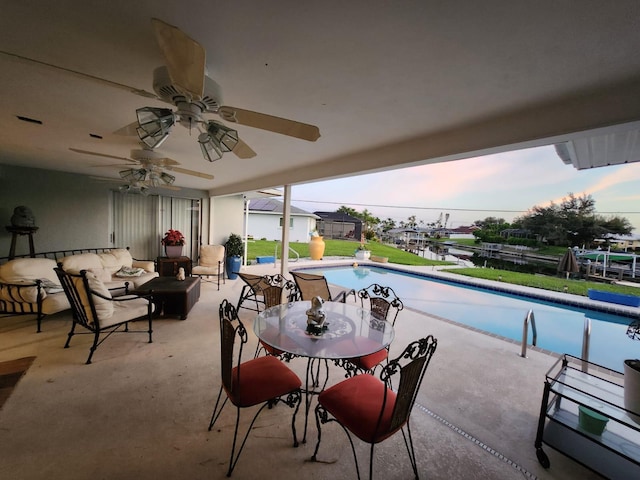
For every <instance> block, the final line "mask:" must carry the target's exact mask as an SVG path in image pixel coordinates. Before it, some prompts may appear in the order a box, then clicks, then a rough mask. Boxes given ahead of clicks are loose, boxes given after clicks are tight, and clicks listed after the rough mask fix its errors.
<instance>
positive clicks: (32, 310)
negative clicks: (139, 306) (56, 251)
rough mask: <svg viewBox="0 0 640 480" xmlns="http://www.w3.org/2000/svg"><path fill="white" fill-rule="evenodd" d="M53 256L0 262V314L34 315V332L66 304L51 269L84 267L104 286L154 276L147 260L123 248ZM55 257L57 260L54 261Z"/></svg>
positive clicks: (75, 270)
mask: <svg viewBox="0 0 640 480" xmlns="http://www.w3.org/2000/svg"><path fill="white" fill-rule="evenodd" d="M95 250H96V251H95V252H89V253H79V254H76V255H67V256H64V257H59V258H57V259H53V258H15V259H13V260H9V261H8V262H6V263H4V264H2V265H0V314H3V313H4V314H13V315H27V314H31V315H36V318H37V326H38V330H37V331H38V332H40V329H41V323H42V318H43V317H44V316H45V315H51V314H54V313H57V312H60V311H63V310H67V309H69V308H71V307H70V305H69V302H68V301H67V297H66V295H65V293H64V292H63V290H62V288H61V287H60V285H59V280H58V277H57V275H56V273H55V271H54V270H53V269H54V268H55V267H56V266H57V264H58V263H60V265H61V266H62V268H63V270H66V271H69V272H70V273H79V272H80V270H87V271H90V272H92V273H93V274H94V275H96V277H97V278H99V279H100V280H102V281H103V283H104V284H105V286H106V287H107V288H120V287H124V286H125V283H127V284H128V286H130V287H133V288H136V287H138V286H140V285H142V284H143V283H146V282H148V281H149V280H151V279H152V278H155V277H157V276H158V272H155V271H154V270H155V265H154V263H153V261H150V260H134V259H133V258H132V256H131V253H130V252H129V250H127V249H125V248H116V249H111V250H107V249H101V250H102V251H100V252H97V249H95ZM56 260H58V261H56Z"/></svg>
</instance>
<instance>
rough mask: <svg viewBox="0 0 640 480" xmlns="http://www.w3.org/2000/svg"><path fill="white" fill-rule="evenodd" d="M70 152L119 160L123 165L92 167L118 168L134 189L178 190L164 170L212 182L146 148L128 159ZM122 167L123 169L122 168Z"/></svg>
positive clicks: (105, 154) (210, 176)
mask: <svg viewBox="0 0 640 480" xmlns="http://www.w3.org/2000/svg"><path fill="white" fill-rule="evenodd" d="M69 150H71V151H72V152H76V153H80V154H87V155H95V156H98V157H105V158H113V159H116V160H121V161H123V162H125V163H117V164H110V165H94V166H96V167H118V168H120V169H121V170H120V178H121V179H122V180H124V181H126V182H127V183H128V184H129V185H130V186H134V187H138V188H140V187H148V188H150V187H160V188H169V189H173V190H179V188H178V187H173V186H172V184H173V182H174V181H175V177H174V176H173V175H171V174H169V173H167V172H166V171H165V170H169V171H173V172H176V173H182V174H185V175H192V176H194V177H200V178H205V179H207V180H213V178H214V176H213V175H211V174H209V173H203V172H196V171H195V170H188V169H186V168H182V167H179V166H178V165H180V163H179V162H177V161H175V160H173V159H171V158H167V157H164V156H162V154H160V153H159V152H156V151H154V150H149V149H146V148H142V149H133V150H131V154H130V157H120V156H117V155H110V154H107V153H98V152H92V151H89V150H80V149H77V148H69ZM123 167H124V168H123Z"/></svg>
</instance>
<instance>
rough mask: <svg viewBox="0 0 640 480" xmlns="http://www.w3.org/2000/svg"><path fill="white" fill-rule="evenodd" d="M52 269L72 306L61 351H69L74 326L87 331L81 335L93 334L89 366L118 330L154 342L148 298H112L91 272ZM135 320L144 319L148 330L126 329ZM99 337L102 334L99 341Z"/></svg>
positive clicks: (88, 360)
mask: <svg viewBox="0 0 640 480" xmlns="http://www.w3.org/2000/svg"><path fill="white" fill-rule="evenodd" d="M54 270H55V272H56V275H58V278H59V279H60V284H61V285H62V288H63V289H64V292H65V294H66V296H67V299H68V300H69V303H70V304H71V310H72V316H73V323H72V324H71V330H70V331H69V336H68V337H67V342H66V343H65V345H64V348H69V344H70V342H71V337H73V335H74V334H75V333H76V332H75V329H76V326H77V325H80V326H81V327H83V328H85V329H87V330H88V332H80V333H86V334H93V344H92V345H91V348H90V350H89V357H88V358H87V362H86V363H91V358H92V357H93V353H94V352H95V350H96V349H97V348H98V346H99V345H100V344H101V343H102V342H103V341H105V340H106V339H107V338H109V337H110V336H111V334H112V333H115V332H116V331H118V330H119V329H120V327H124V330H123V331H124V332H128V333H148V334H149V343H152V342H153V339H152V337H151V334H152V332H153V328H152V313H153V303H152V301H151V295H121V296H112V292H111V291H110V290H108V289H107V288H106V287H105V285H104V283H102V282H101V281H100V280H99V279H98V278H96V276H95V275H94V274H93V273H91V272H88V271H86V270H82V271H80V274H77V275H76V274H72V273H69V272H65V271H64V270H63V269H62V268H60V267H56V268H55V269H54ZM124 288H126V287H124ZM116 290H119V289H116ZM134 320H145V321H146V322H147V323H148V325H149V328H148V330H147V331H144V330H129V322H131V321H134ZM102 334H105V335H104V336H103V338H102V339H100V336H101V335H102Z"/></svg>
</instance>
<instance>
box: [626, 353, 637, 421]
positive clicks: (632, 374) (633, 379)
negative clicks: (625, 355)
mask: <svg viewBox="0 0 640 480" xmlns="http://www.w3.org/2000/svg"><path fill="white" fill-rule="evenodd" d="M624 408H626V409H627V410H629V411H631V412H635V413H637V414H638V415H631V414H629V416H630V417H631V419H632V420H633V421H634V422H636V423H640V360H625V361H624Z"/></svg>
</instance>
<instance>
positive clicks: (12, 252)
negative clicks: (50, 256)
mask: <svg viewBox="0 0 640 480" xmlns="http://www.w3.org/2000/svg"><path fill="white" fill-rule="evenodd" d="M5 228H6V229H7V232H9V233H11V247H10V248H9V260H13V259H14V258H15V256H16V239H17V237H18V235H20V236H22V235H28V236H29V256H30V257H32V258H33V257H35V256H36V255H35V248H34V246H33V234H34V233H36V231H37V230H38V228H39V227H15V226H12V225H9V226H7V227H5Z"/></svg>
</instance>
